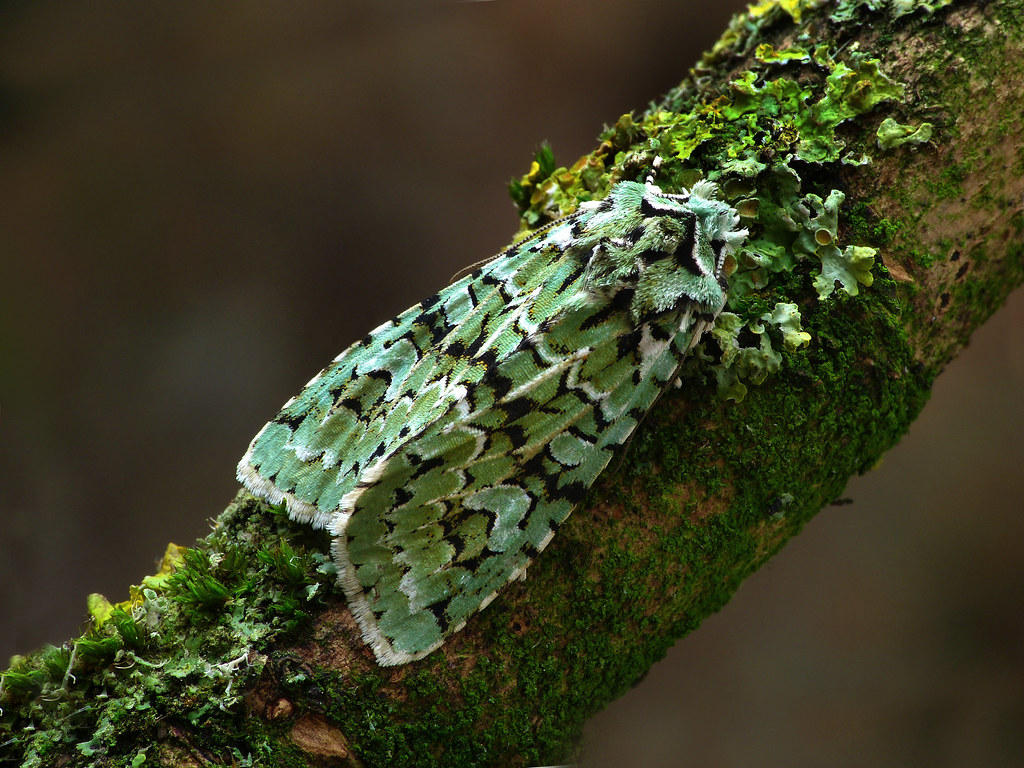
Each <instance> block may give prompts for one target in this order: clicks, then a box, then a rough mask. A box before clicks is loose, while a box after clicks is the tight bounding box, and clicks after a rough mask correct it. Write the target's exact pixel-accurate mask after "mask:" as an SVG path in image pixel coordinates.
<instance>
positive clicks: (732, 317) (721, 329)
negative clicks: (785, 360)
mask: <svg viewBox="0 0 1024 768" xmlns="http://www.w3.org/2000/svg"><path fill="white" fill-rule="evenodd" d="M769 327H773V328H776V329H778V331H779V332H780V333H781V334H782V343H783V345H784V346H785V348H786V349H788V350H789V351H790V352H794V351H796V350H797V349H799V348H800V347H802V346H806V345H807V344H809V343H810V341H811V335H810V334H809V333H807V332H806V331H804V330H803V328H802V327H801V325H800V310H799V309H798V308H797V306H796V304H790V303H782V302H780V303H778V304H776V305H775V308H774V309H773V310H772V311H771V312H765V313H763V314H762V315H761V316H760V317H759V318H757V319H756V320H749V319H744V318H742V317H740V316H739V315H737V314H734V313H733V312H722V313H721V314H720V315H719V316H718V321H717V322H716V323H715V327H714V328H713V329H712V330H711V337H712V338H713V339H714V340H715V341H716V342H717V343H718V346H719V347H720V348H721V350H722V354H721V358H720V360H719V362H718V363H717V364H716V365H715V366H714V370H715V377H716V381H717V384H718V394H719V396H721V397H722V398H724V399H728V400H735V401H737V402H739V401H741V400H742V399H743V398H744V397H745V396H746V394H747V387H746V384H745V383H744V381H746V382H749V383H751V384H755V385H758V384H762V383H764V381H765V380H766V379H767V378H768V376H769V375H770V374H772V373H775V372H776V371H777V370H779V368H780V367H781V365H782V355H781V354H780V353H779V352H778V351H777V350H776V349H775V348H774V347H773V346H772V340H771V336H770V334H769V332H768V331H769ZM744 337H746V338H744ZM753 340H756V343H752V342H753Z"/></svg>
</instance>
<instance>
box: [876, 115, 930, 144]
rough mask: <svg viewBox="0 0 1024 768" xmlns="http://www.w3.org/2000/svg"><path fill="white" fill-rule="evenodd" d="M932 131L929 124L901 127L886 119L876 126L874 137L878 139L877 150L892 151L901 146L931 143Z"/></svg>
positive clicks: (890, 119) (889, 118) (888, 118)
mask: <svg viewBox="0 0 1024 768" xmlns="http://www.w3.org/2000/svg"><path fill="white" fill-rule="evenodd" d="M932 130H933V129H932V124H931V123H921V124H920V125H918V126H913V125H902V124H900V123H897V122H896V121H895V120H893V119H892V118H891V117H887V118H885V120H883V121H882V124H881V125H879V126H878V131H876V134H875V135H876V136H877V137H878V147H879V149H893V148H895V147H899V146H902V145H903V144H924V143H925V142H927V141H931V138H932Z"/></svg>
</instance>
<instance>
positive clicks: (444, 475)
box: [238, 179, 746, 665]
mask: <svg viewBox="0 0 1024 768" xmlns="http://www.w3.org/2000/svg"><path fill="white" fill-rule="evenodd" d="M738 223H739V217H738V215H737V213H736V211H734V210H733V209H732V208H731V207H730V206H729V205H728V204H726V203H724V202H721V201H719V200H716V199H715V187H714V185H713V184H711V183H709V182H699V183H698V184H696V185H695V186H694V187H693V189H692V190H690V191H689V192H687V193H683V194H668V193H665V192H663V191H662V190H661V189H659V188H658V187H657V186H655V185H654V184H653V181H652V180H651V179H648V181H647V183H646V184H643V183H638V182H633V181H622V182H619V183H617V184H615V185H614V186H613V187H612V188H611V190H610V192H609V193H608V195H607V197H605V198H604V199H603V200H599V201H594V202H586V203H583V204H581V205H580V206H579V209H578V210H577V211H576V212H575V213H573V214H572V215H570V216H567V217H565V218H563V219H559V220H558V221H555V222H553V223H551V224H549V225H547V226H546V227H544V228H542V229H540V230H538V231H537V232H535V233H534V234H533V235H532V236H531V237H529V238H528V239H525V240H523V241H522V242H520V243H518V244H517V245H514V246H512V247H511V248H509V249H507V250H506V251H504V252H502V253H501V254H499V255H498V256H496V257H495V258H494V259H492V260H491V261H489V262H487V263H486V264H485V265H484V266H483V267H481V268H479V269H477V270H476V271H474V272H472V273H471V274H469V275H467V276H466V277H465V278H463V279H461V280H459V281H457V282H455V283H453V284H451V285H449V286H448V287H447V288H445V289H443V290H442V291H441V292H440V293H438V294H436V295H434V296H431V297H430V298H428V299H425V300H424V301H423V302H421V303H420V304H417V305H416V306H414V307H412V308H411V309H408V310H406V311H405V312H403V313H402V314H401V315H399V316H398V317H396V318H395V319H393V320H391V321H390V322H387V323H384V324H383V325H381V326H380V327H379V328H377V329H375V330H373V331H371V332H370V334H369V335H368V336H366V338H364V339H363V340H362V341H359V342H357V343H356V344H353V345H352V346H351V347H349V348H348V349H346V350H345V351H344V352H342V353H341V354H340V355H339V356H338V357H337V358H335V360H334V361H333V362H332V363H331V364H330V365H328V366H327V367H326V368H325V369H324V370H323V371H321V372H320V373H319V374H317V375H316V376H315V377H314V378H313V379H312V381H310V382H309V383H308V384H307V385H306V387H305V388H304V389H303V390H302V391H301V392H300V393H299V394H298V395H297V396H296V397H294V398H292V399H291V400H289V401H288V402H287V403H286V404H285V406H284V408H283V409H282V410H281V412H280V413H279V414H278V415H277V416H275V417H274V419H273V420H272V421H270V423H268V424H267V425H266V426H265V427H263V429H262V430H261V431H260V432H259V434H257V435H256V437H255V438H254V439H253V441H252V444H251V445H250V446H249V450H248V451H247V452H246V454H245V456H244V457H243V458H242V461H241V462H240V463H239V465H238V478H239V480H240V481H241V482H242V483H243V484H244V485H245V486H246V487H247V488H248V489H249V490H250V491H252V492H253V493H254V494H256V495H257V496H260V497H262V498H265V499H267V500H268V501H269V502H271V503H272V504H275V505H279V504H282V503H283V504H286V505H287V509H288V512H289V514H290V515H291V517H292V518H293V519H295V520H299V521H303V522H308V523H311V524H312V525H314V526H316V527H326V528H328V529H329V531H330V533H331V535H332V536H333V546H332V550H333V556H334V560H335V561H336V563H337V567H338V573H339V582H340V584H341V586H342V588H343V589H344V591H345V594H346V596H347V598H348V603H349V607H350V608H351V610H352V613H353V614H354V616H355V618H356V620H357V621H358V623H359V626H360V628H361V629H362V633H363V638H364V639H365V641H366V643H367V644H368V645H369V646H370V647H371V648H372V649H373V652H374V654H375V655H376V658H377V661H378V662H379V663H380V664H381V665H394V664H405V663H407V662H409V661H413V660H415V659H420V658H422V657H424V656H426V655H427V654H428V653H430V652H431V651H433V650H435V649H436V648H438V647H439V646H440V645H441V644H442V643H443V642H444V640H445V638H446V637H448V636H449V635H451V634H452V633H454V632H457V631H458V630H459V629H461V628H462V627H463V626H464V625H465V623H466V621H467V620H468V619H469V617H470V616H472V615H473V614H474V613H475V612H476V611H479V610H480V609H481V608H483V607H485V606H486V605H487V604H488V603H490V602H491V600H493V599H494V597H495V595H496V594H497V592H498V590H499V589H501V587H502V586H504V585H505V584H506V583H508V582H509V581H510V580H511V579H514V578H516V577H518V576H520V575H522V574H523V573H524V572H525V570H526V567H527V566H528V565H529V564H530V563H531V562H532V561H533V559H534V558H536V557H537V555H538V554H539V553H540V552H541V550H543V549H544V547H545V546H547V544H548V542H549V541H551V538H552V536H553V535H554V533H555V531H556V530H557V528H558V526H559V525H560V524H561V523H562V522H563V521H564V520H565V519H566V517H568V515H569V513H570V512H571V511H572V509H573V507H574V506H575V505H576V504H577V503H579V501H580V500H581V499H582V498H583V495H584V494H585V493H586V491H587V489H588V488H589V487H590V486H591V484H593V482H594V480H595V479H596V478H597V476H598V475H599V474H600V473H601V471H602V470H603V469H604V468H605V466H607V464H608V462H609V460H610V459H611V458H612V456H613V454H614V452H615V449H616V448H617V447H618V446H621V445H623V444H624V443H625V442H626V441H627V440H628V438H629V436H630V435H631V434H632V433H633V430H634V429H635V428H636V426H637V424H638V423H639V422H640V420H641V419H642V418H643V417H644V415H645V414H646V413H647V411H648V409H649V408H650V407H651V405H653V404H654V402H655V400H657V399H658V396H659V395H660V393H661V392H662V391H663V390H664V389H665V388H666V387H668V386H669V385H671V384H672V383H673V382H674V381H675V379H676V375H677V373H678V369H679V366H680V364H681V361H682V360H683V358H684V356H685V355H686V353H687V352H688V351H689V349H690V348H691V347H692V346H693V345H694V344H695V343H696V342H697V340H698V339H699V338H700V337H701V335H702V334H703V333H704V331H705V330H707V329H708V328H709V327H710V326H711V325H712V324H713V323H714V320H715V317H716V316H717V315H718V313H719V312H720V311H721V309H722V307H723V305H724V303H725V297H726V288H727V286H726V281H725V277H724V275H723V262H724V259H725V256H726V255H727V254H728V253H730V252H731V251H733V250H735V249H736V248H737V247H738V246H739V244H740V243H741V242H742V240H743V238H744V237H745V236H746V230H743V229H739V228H738Z"/></svg>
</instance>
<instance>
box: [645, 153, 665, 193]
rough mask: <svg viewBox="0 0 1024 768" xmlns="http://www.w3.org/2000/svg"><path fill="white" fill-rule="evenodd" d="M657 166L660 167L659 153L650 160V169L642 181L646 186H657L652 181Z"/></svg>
mask: <svg viewBox="0 0 1024 768" xmlns="http://www.w3.org/2000/svg"><path fill="white" fill-rule="evenodd" d="M659 168H661V155H655V157H654V160H652V161H651V170H650V171H648V172H647V179H646V180H645V182H644V183H645V184H646V185H647V186H648V187H656V186H657V184H655V183H654V176H655V174H656V173H657V172H658V169H659Z"/></svg>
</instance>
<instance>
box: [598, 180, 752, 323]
mask: <svg viewBox="0 0 1024 768" xmlns="http://www.w3.org/2000/svg"><path fill="white" fill-rule="evenodd" d="M716 192H717V189H716V187H715V185H714V184H712V183H710V182H699V183H698V184H696V185H694V187H693V189H691V190H690V191H689V192H684V193H682V194H669V193H666V192H663V191H662V190H661V189H660V188H658V187H656V186H654V184H652V183H650V182H648V183H647V184H639V183H636V182H625V181H624V182H620V183H618V184H616V185H615V186H614V187H613V188H612V190H611V192H610V193H609V195H608V197H607V198H605V199H604V200H602V201H601V202H600V203H599V204H598V205H597V206H595V207H593V208H591V209H589V210H588V211H587V214H589V215H587V218H586V220H585V221H581V223H582V224H583V236H582V237H581V238H580V242H581V243H585V245H586V247H588V249H589V256H588V258H589V261H588V263H587V281H586V282H587V290H588V292H590V294H591V295H592V296H595V297H596V296H603V297H605V298H607V299H609V300H611V299H613V298H618V299H619V300H622V301H628V302H629V308H630V310H631V312H632V314H633V316H634V317H635V318H637V319H640V318H643V317H648V316H651V315H658V314H662V313H665V312H671V311H677V310H680V309H686V308H691V307H692V308H695V309H697V310H698V311H700V312H703V313H707V314H717V313H718V312H719V311H720V310H721V308H722V305H723V304H724V303H725V291H726V287H727V286H726V283H725V276H724V274H723V265H724V261H725V257H726V255H727V254H729V253H730V252H732V251H733V250H734V249H736V248H737V247H738V246H739V245H740V244H741V243H742V242H743V239H744V238H745V237H746V234H747V231H746V230H745V229H740V228H738V224H739V215H738V214H737V213H736V211H735V210H734V209H733V208H732V207H731V206H729V205H728V204H727V203H725V202H722V201H720V200H717V199H716ZM694 305H696V306H694Z"/></svg>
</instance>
